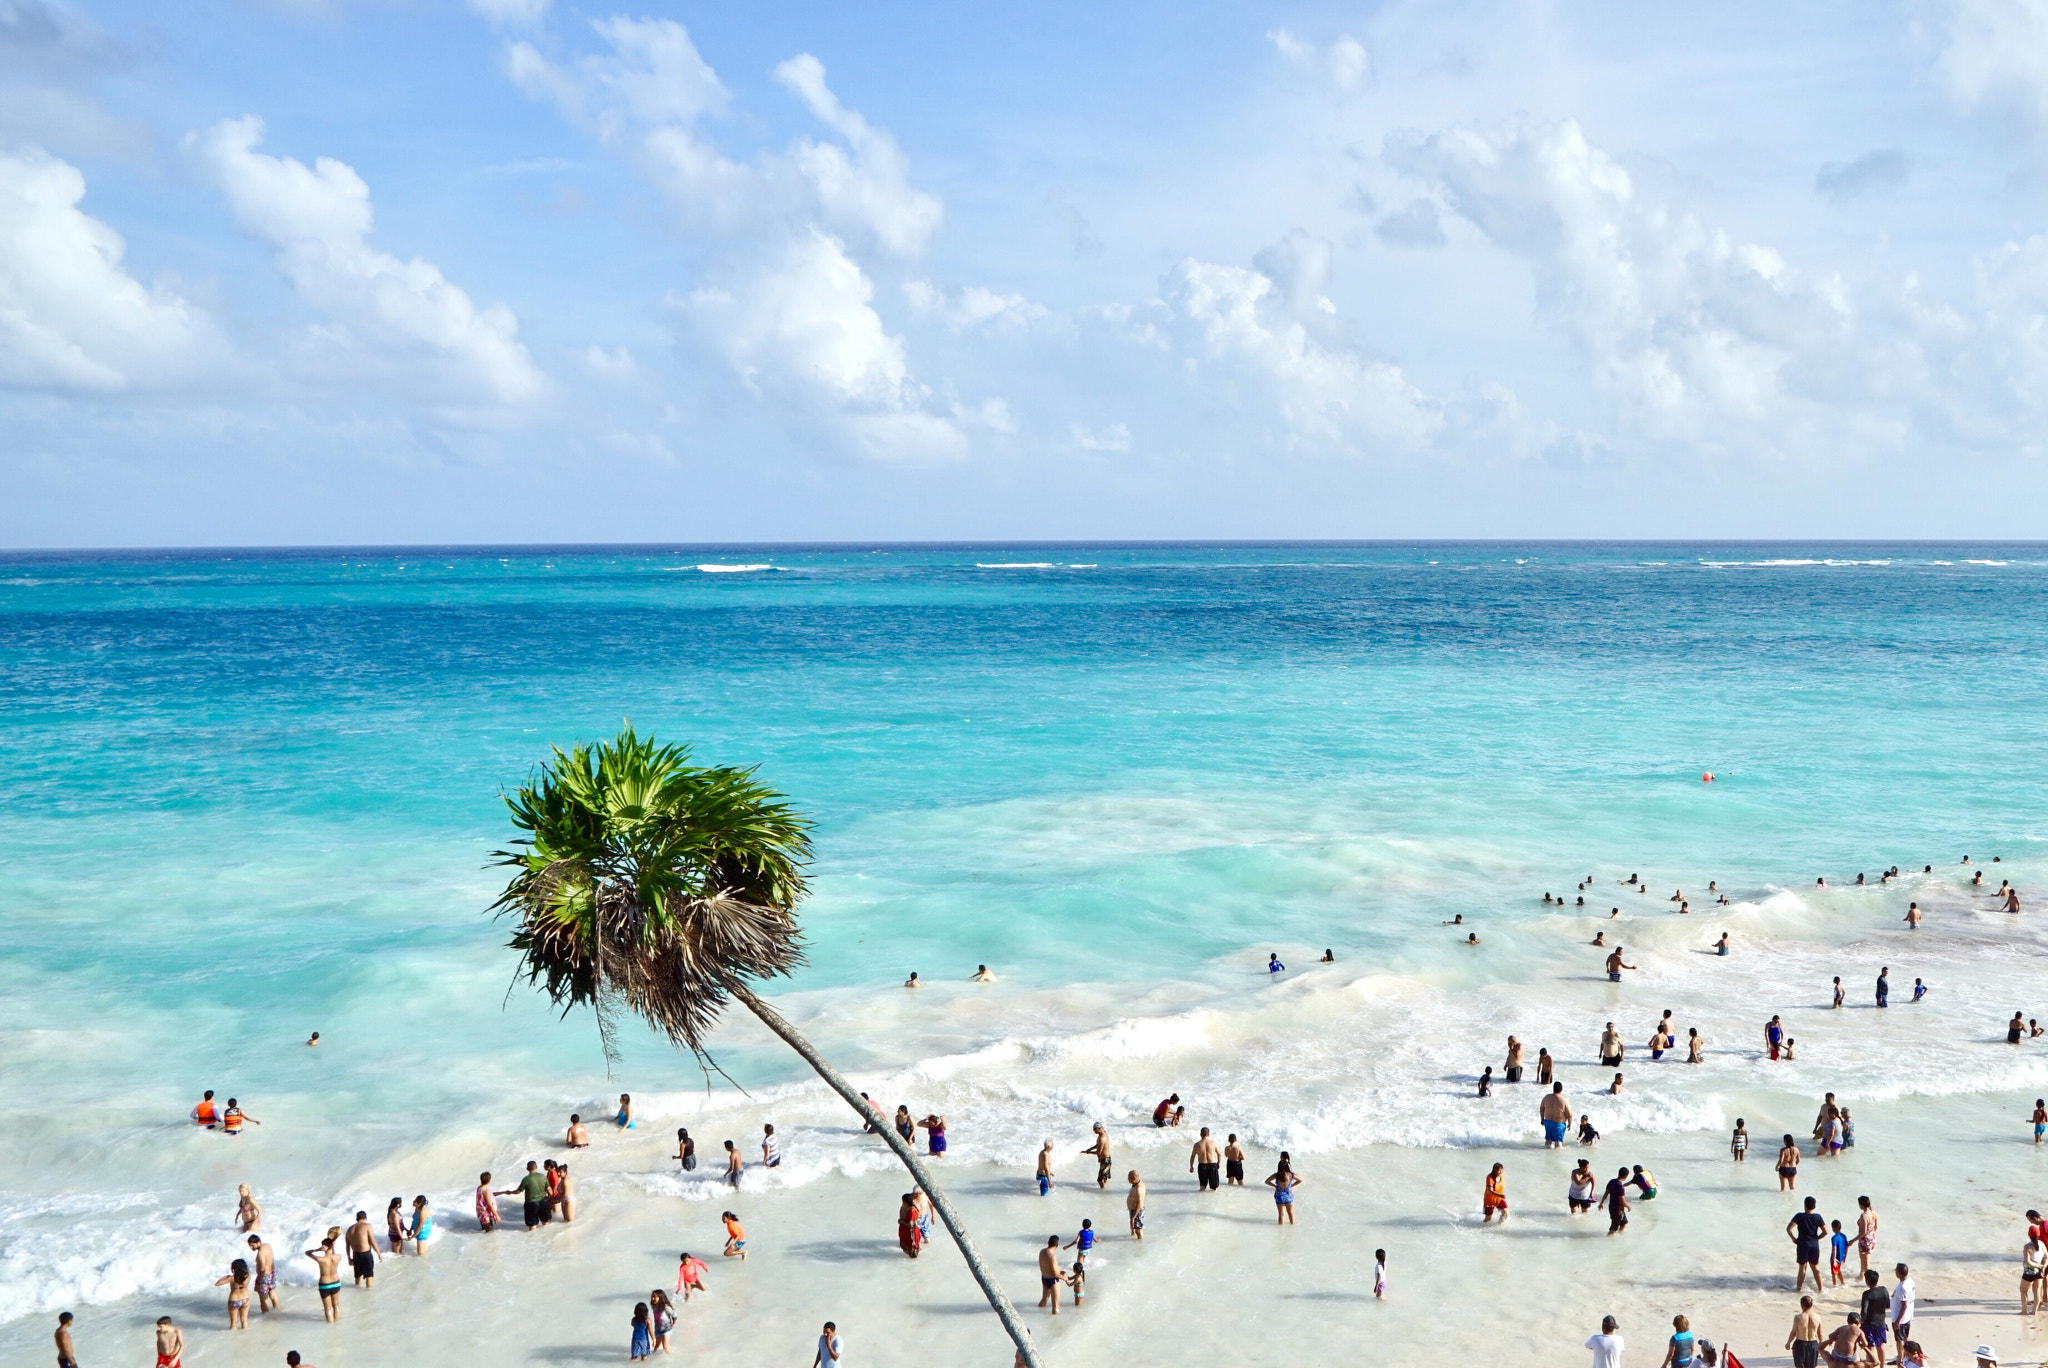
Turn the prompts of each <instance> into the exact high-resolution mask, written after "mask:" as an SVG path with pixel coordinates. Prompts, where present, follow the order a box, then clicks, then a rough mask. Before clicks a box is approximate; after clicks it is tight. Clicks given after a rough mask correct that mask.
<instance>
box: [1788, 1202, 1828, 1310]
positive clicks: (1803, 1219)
mask: <svg viewBox="0 0 2048 1368" xmlns="http://www.w3.org/2000/svg"><path fill="white" fill-rule="evenodd" d="M1814 1205H1815V1203H1814V1200H1813V1198H1811V1197H1809V1198H1807V1199H1806V1207H1805V1209H1804V1210H1802V1211H1797V1212H1794V1213H1793V1216H1792V1219H1791V1220H1789V1221H1787V1222H1785V1238H1786V1239H1788V1240H1790V1241H1791V1242H1792V1250H1793V1254H1794V1255H1795V1256H1796V1257H1797V1258H1798V1260H1799V1277H1798V1280H1797V1281H1796V1282H1794V1283H1793V1285H1792V1290H1793V1291H1794V1292H1800V1291H1803V1290H1805V1287H1806V1275H1807V1272H1808V1271H1809V1270H1811V1271H1812V1273H1813V1290H1814V1291H1816V1292H1825V1291H1826V1290H1827V1284H1825V1283H1823V1282H1822V1281H1821V1280H1820V1246H1821V1241H1822V1240H1824V1239H1826V1238H1827V1233H1828V1223H1827V1221H1826V1220H1825V1219H1824V1218H1823V1217H1822V1216H1821V1214H1820V1213H1819V1212H1818V1211H1815V1210H1814V1209H1813V1208H1814Z"/></svg>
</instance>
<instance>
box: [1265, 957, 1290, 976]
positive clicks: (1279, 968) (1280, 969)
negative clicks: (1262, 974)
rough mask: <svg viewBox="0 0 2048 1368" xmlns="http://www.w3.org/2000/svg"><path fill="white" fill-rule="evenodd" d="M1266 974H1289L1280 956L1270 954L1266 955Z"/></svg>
mask: <svg viewBox="0 0 2048 1368" xmlns="http://www.w3.org/2000/svg"><path fill="white" fill-rule="evenodd" d="M1266 972H1267V973H1269V974H1284V973H1286V972H1287V966H1286V965H1284V964H1282V963H1281V962H1280V957H1279V956H1278V955H1275V954H1272V953H1271V952H1268V953H1267V955H1266Z"/></svg>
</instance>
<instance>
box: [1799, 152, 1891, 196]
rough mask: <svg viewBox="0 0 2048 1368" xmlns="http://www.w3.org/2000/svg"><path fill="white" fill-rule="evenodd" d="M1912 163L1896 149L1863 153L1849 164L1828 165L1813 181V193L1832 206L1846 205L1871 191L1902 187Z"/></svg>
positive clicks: (1830, 163) (1848, 162)
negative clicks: (1831, 203)
mask: <svg viewBox="0 0 2048 1368" xmlns="http://www.w3.org/2000/svg"><path fill="white" fill-rule="evenodd" d="M1912 174H1913V163H1912V161H1911V160H1910V159H1909V158H1908V157H1907V156H1906V154H1905V153H1904V152H1901V151H1900V150H1899V149H1898V148H1896V147H1883V148H1879V149H1877V150H1876V151H1873V152H1865V153H1864V154H1863V155H1862V156H1860V157H1857V158H1856V159H1855V160H1853V161H1847V162H1829V163H1828V164H1827V165H1825V166H1823V167H1821V169H1820V171H1819V172H1818V173H1816V174H1815V176H1814V178H1813V188H1814V191H1815V193H1817V194H1819V195H1820V196H1821V197H1822V198H1823V199H1827V200H1829V201H1832V202H1833V203H1835V204H1847V203H1848V202H1849V201H1850V200H1852V199H1855V198H1856V197H1857V196H1858V195H1861V194H1865V193H1867V192H1868V191H1872V190H1889V189H1891V188H1892V187H1893V186H1896V185H1904V184H1905V183H1906V178H1907V177H1908V176H1910V175H1912Z"/></svg>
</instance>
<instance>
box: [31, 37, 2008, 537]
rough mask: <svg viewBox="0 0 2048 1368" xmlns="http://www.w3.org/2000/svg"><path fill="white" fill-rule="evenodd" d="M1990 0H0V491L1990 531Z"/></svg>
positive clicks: (2002, 459) (1716, 530)
mask: <svg viewBox="0 0 2048 1368" xmlns="http://www.w3.org/2000/svg"><path fill="white" fill-rule="evenodd" d="M2044 171H2048V0H2004V2H2003V3H1993V2H1992V0H1927V2H1926V3H1914V4H1903V5H1884V4H1872V3H1862V4H1854V5H1851V4H1842V5H1835V6H1812V7H1796V6H1785V5H1741V4H1728V5H1715V6H1644V5H1641V4H1619V3H1617V4H1601V3H1575V4H1556V5H1550V4H1514V3H1500V4H1492V5H1460V4H1455V3H1450V4H1445V3H1436V4H1387V5H1371V4H1356V5H1332V6H1274V7H1266V8H1254V7H1246V6H1224V5H1188V4H1179V5H1172V6H1166V5H1158V6H1151V5H1145V4H1133V5H1126V6H1120V7H1111V6H1100V5H1066V4H1058V3H1054V4H1036V5H1031V6H996V5H959V6H945V7H937V6H911V5H902V4H894V5H870V6H858V7H851V6H828V5H804V4H765V5H764V4H755V5H748V6H730V5H727V6H711V5H641V6H628V7H624V8H618V9H614V8H612V7H610V6H608V5H604V4H599V5H596V6H594V7H583V8H579V7H572V6H569V5H567V4H564V3H561V0H553V3H550V2H549V0H467V3H465V2H464V0H418V2H417V3H407V2H406V0H365V2H364V3H351V2H350V0H306V2H305V3H281V2H274V3H269V4H261V3H246V4H229V3H225V2H224V0H220V2H217V3H205V4H192V5H181V6H160V5H139V4H136V5H128V4H115V3H87V2H86V0H66V2H65V3H58V0H0V489H4V494H5V497H4V498H0V543H4V544H7V545H12V546H58V545H180V544H183V545H192V544H198V545H209V544H282V543H323V542H326V543H331V542H390V541H400V542H404V541H593V540H757V539H759V540H775V539H783V540H798V539H838V538H843V539H869V538H955V537H959V538H993V537H1008V538H1030V537H1173V536H1189V537H1233V536H1235V537H1269V536H1310V537H1313V536H1331V537H1373V536H1466V535H1477V536H1594V537H1615V536H1729V537H1737V536H1831V537H1865V536H1871V537H1876V536H1906V537H1911V536H1970V537H2038V536H2043V535H2048V525H2044V518H2043V510H2044V509H2048V500H2044V497H2043V496H2044V495H2048V478H2044V475H2043V471H2042V461H2043V457H2044V453H2043V450H2042V432H2043V419H2044V416H2048V399H2044V396H2048V175H2044Z"/></svg>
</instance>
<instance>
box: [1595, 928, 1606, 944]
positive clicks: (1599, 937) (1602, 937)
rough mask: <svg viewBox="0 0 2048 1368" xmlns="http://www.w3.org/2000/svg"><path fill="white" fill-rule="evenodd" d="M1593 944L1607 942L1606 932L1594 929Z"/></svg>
mask: <svg viewBox="0 0 2048 1368" xmlns="http://www.w3.org/2000/svg"><path fill="white" fill-rule="evenodd" d="M1593 944H1595V945H1605V944H1607V933H1606V932H1605V931H1595V932H1594V933H1593Z"/></svg>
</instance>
